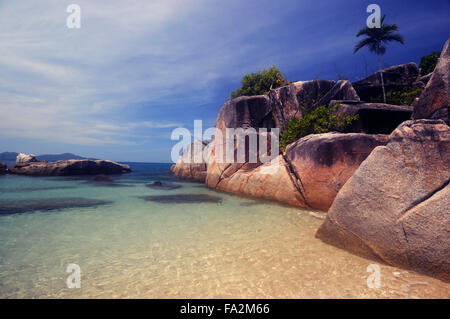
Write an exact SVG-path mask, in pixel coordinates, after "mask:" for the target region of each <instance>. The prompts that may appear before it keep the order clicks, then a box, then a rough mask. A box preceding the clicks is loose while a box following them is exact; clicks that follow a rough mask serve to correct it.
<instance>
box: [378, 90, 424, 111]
mask: <svg viewBox="0 0 450 319" xmlns="http://www.w3.org/2000/svg"><path fill="white" fill-rule="evenodd" d="M422 92H423V89H422V88H411V87H406V88H402V89H397V90H388V91H387V93H386V103H387V104H393V105H408V106H412V105H413V104H414V100H415V99H416V98H417V97H420V95H421V94H422ZM370 102H372V103H383V96H382V95H380V96H378V97H376V98H374V99H372V100H371V101H370Z"/></svg>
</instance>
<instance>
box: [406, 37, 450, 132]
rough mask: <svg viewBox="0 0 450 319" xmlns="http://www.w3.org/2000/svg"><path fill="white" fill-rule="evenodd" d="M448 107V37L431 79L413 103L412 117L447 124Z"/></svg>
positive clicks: (449, 48)
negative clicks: (435, 120)
mask: <svg viewBox="0 0 450 319" xmlns="http://www.w3.org/2000/svg"><path fill="white" fill-rule="evenodd" d="M449 107H450V39H449V40H447V42H446V43H445V46H444V49H443V50H442V53H441V57H440V58H439V62H438V64H437V65H436V68H435V69H434V72H433V74H432V76H431V79H430V80H429V81H428V84H427V85H426V87H425V90H424V91H423V92H422V95H421V96H420V98H419V99H418V100H416V101H415V103H414V114H413V119H422V118H433V119H442V120H444V121H445V122H447V124H450V120H449Z"/></svg>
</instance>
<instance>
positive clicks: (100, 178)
mask: <svg viewBox="0 0 450 319" xmlns="http://www.w3.org/2000/svg"><path fill="white" fill-rule="evenodd" d="M92 180H93V181H94V182H107V183H112V182H113V180H112V179H111V178H109V177H108V176H106V175H104V174H100V175H96V176H95V177H94V178H93V179H92Z"/></svg>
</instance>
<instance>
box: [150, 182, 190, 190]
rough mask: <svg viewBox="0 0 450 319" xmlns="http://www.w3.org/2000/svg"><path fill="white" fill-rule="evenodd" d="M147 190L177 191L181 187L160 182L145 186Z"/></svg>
mask: <svg viewBox="0 0 450 319" xmlns="http://www.w3.org/2000/svg"><path fill="white" fill-rule="evenodd" d="M145 186H147V187H149V188H153V189H163V190H171V189H177V188H180V187H182V186H181V185H179V184H171V183H162V182H160V181H156V182H153V183H152V184H147V185H145Z"/></svg>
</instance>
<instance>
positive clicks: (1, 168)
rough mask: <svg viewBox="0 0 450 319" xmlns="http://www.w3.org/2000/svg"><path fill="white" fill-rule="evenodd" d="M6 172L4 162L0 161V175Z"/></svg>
mask: <svg viewBox="0 0 450 319" xmlns="http://www.w3.org/2000/svg"><path fill="white" fill-rule="evenodd" d="M7 172H8V168H7V167H6V164H5V163H1V162H0V175H2V174H6V173H7Z"/></svg>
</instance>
